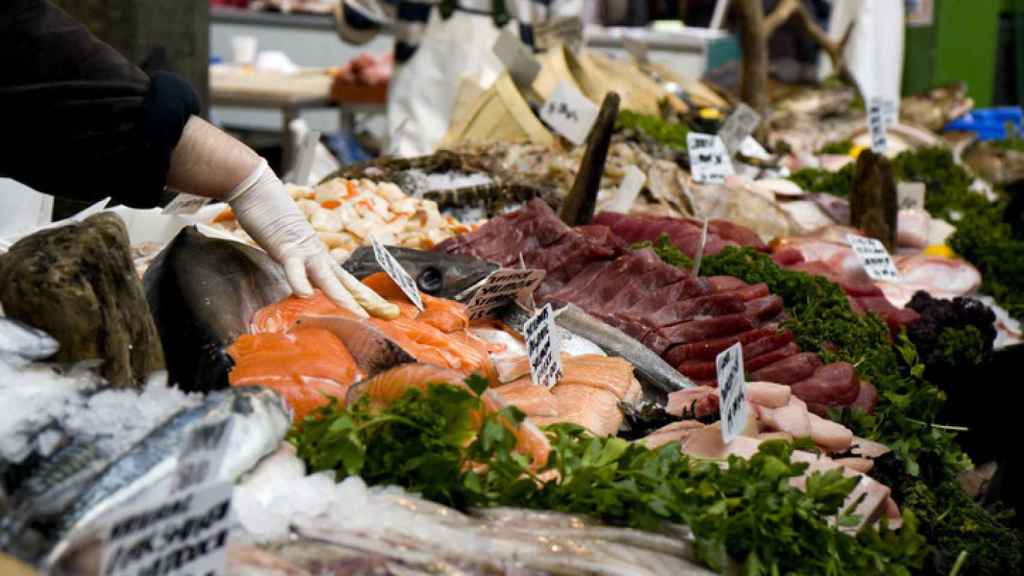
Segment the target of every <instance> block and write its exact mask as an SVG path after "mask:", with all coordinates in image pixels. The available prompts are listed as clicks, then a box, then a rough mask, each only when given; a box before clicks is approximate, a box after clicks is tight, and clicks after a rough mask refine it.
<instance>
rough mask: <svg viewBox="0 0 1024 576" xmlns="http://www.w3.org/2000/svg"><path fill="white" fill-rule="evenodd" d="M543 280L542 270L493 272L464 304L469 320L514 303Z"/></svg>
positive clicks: (482, 316) (487, 314)
mask: <svg viewBox="0 0 1024 576" xmlns="http://www.w3.org/2000/svg"><path fill="white" fill-rule="evenodd" d="M543 279H544V271H543V270H516V269H511V268H502V269H500V270H496V271H494V273H492V274H491V275H490V276H488V277H487V279H485V280H484V283H483V285H481V286H480V288H478V289H477V291H476V292H474V293H473V297H472V298H470V300H469V302H468V303H467V304H466V312H468V313H469V319H470V320H479V319H481V318H487V317H489V316H491V315H493V314H494V313H495V312H496V311H498V310H500V309H501V308H503V307H505V305H507V304H510V303H511V302H513V301H515V300H516V299H517V298H518V297H519V295H520V294H522V293H524V292H530V293H532V292H533V291H534V290H536V289H537V286H538V285H539V284H540V283H541V280H543Z"/></svg>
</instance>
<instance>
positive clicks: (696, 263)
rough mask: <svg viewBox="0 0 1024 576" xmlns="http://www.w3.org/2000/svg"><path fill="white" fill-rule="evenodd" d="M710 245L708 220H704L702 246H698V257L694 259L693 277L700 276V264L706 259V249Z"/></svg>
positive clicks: (701, 232) (701, 235) (701, 228)
mask: <svg viewBox="0 0 1024 576" xmlns="http://www.w3.org/2000/svg"><path fill="white" fill-rule="evenodd" d="M707 244H708V219H707V218H705V219H704V225H703V226H701V227H700V244H698V245H697V255H696V256H694V258H693V276H694V277H697V276H698V275H700V262H701V260H703V259H704V247H705V246H707Z"/></svg>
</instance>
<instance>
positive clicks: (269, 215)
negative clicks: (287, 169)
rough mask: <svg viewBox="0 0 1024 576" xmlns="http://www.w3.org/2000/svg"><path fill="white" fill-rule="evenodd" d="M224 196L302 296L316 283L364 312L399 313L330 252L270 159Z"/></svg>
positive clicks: (364, 314)
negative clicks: (301, 210) (292, 196)
mask: <svg viewBox="0 0 1024 576" xmlns="http://www.w3.org/2000/svg"><path fill="white" fill-rule="evenodd" d="M225 201H226V202H227V203H228V205H230V206H231V210H232V211H233V212H234V213H235V218H236V219H237V220H238V223H239V224H240V225H241V226H242V228H243V229H245V231H246V232H247V233H248V234H249V236H252V238H253V240H255V241H256V243H257V244H259V245H260V246H262V247H263V248H264V249H265V250H266V251H267V252H268V253H269V254H270V256H271V257H272V258H274V260H277V261H278V262H279V263H281V264H282V265H283V266H284V271H285V276H286V277H287V278H288V283H289V284H290V285H291V287H292V290H293V291H294V292H295V294H296V295H297V296H299V297H301V298H309V297H311V296H312V295H313V286H314V285H315V286H316V287H317V288H320V289H321V290H323V292H324V294H326V295H327V296H328V297H329V298H330V299H331V300H333V301H334V302H335V303H336V304H337V305H338V306H342V307H344V308H347V309H349V310H351V311H352V312H353V313H355V314H356V315H357V316H360V317H362V318H365V317H367V313H369V314H370V315H373V316H377V317H380V318H396V317H397V316H398V306H396V305H395V304H392V303H390V302H388V301H387V300H384V299H383V298H381V297H380V296H379V295H378V294H377V293H376V292H374V291H373V290H371V289H370V288H368V287H367V286H366V285H365V284H363V283H362V282H360V281H359V280H356V278H355V277H354V276H352V275H351V274H349V273H348V272H347V271H346V270H345V269H343V268H342V267H341V266H339V265H338V263H337V262H335V261H334V259H333V258H331V256H330V254H328V253H327V249H326V248H325V247H324V244H323V242H322V241H321V240H320V238H319V237H318V236H317V235H316V231H314V230H313V227H312V226H310V225H309V222H307V221H306V218H305V217H304V216H303V215H302V212H300V211H299V208H298V206H296V205H295V202H294V201H293V200H292V199H291V197H290V196H289V195H288V193H287V192H286V191H285V189H284V184H282V183H281V181H280V180H279V179H278V178H277V176H275V175H274V172H273V170H271V169H270V167H269V166H267V162H266V161H265V160H262V161H261V162H260V164H259V166H258V167H257V168H256V169H255V170H253V171H252V173H251V174H249V176H248V177H246V179H245V180H243V181H242V182H241V183H240V184H239V185H238V186H236V187H235V189H234V190H233V191H232V192H231V194H229V195H228V196H227V198H226V199H225ZM311 279H312V284H311V283H310V280H311Z"/></svg>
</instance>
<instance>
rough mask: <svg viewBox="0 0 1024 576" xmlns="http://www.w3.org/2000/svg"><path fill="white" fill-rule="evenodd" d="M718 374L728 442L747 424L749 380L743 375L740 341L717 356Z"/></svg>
mask: <svg viewBox="0 0 1024 576" xmlns="http://www.w3.org/2000/svg"><path fill="white" fill-rule="evenodd" d="M715 369H716V373H717V376H718V395H719V409H718V410H719V412H720V413H721V415H722V441H723V442H725V443H726V444H728V443H729V442H732V441H733V439H734V438H736V437H737V436H739V435H740V433H741V432H743V429H744V428H746V426H747V416H748V411H749V410H750V407H749V406H747V382H746V379H745V377H744V375H743V345H742V344H740V343H739V342H737V343H735V344H733V345H732V346H730V347H729V348H727V349H725V350H724V351H722V353H720V354H719V355H718V356H716V357H715Z"/></svg>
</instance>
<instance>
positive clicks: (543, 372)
mask: <svg viewBox="0 0 1024 576" xmlns="http://www.w3.org/2000/svg"><path fill="white" fill-rule="evenodd" d="M523 337H524V338H525V339H526V351H527V356H528V358H529V360H530V376H531V377H532V378H533V382H534V384H539V385H541V386H547V387H548V388H551V387H552V386H554V385H555V384H556V383H557V382H558V379H559V378H560V377H561V376H562V343H561V341H560V339H559V337H558V331H557V330H556V329H555V314H554V311H553V310H552V309H551V304H545V305H544V307H543V308H541V309H540V310H538V311H537V313H536V314H534V315H533V317H532V318H530V319H529V320H527V321H526V324H524V325H523Z"/></svg>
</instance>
